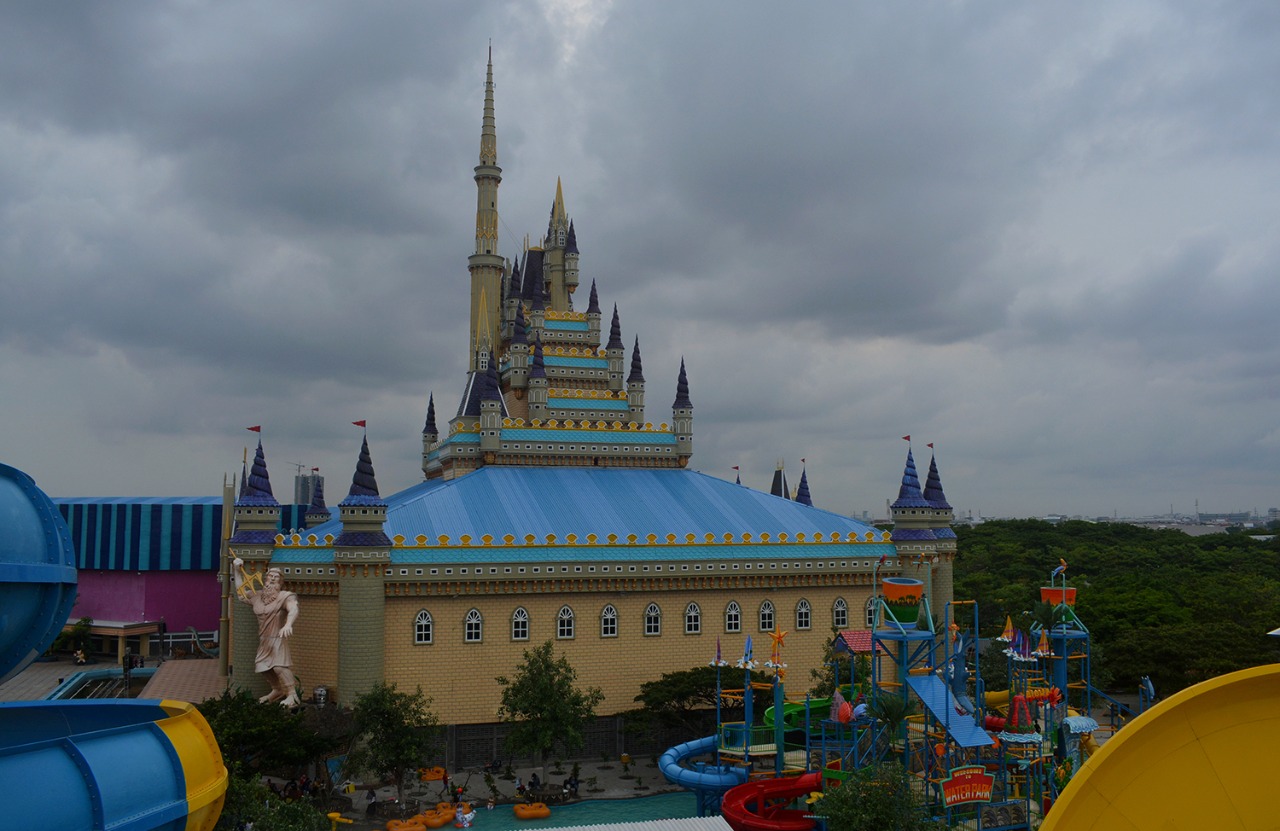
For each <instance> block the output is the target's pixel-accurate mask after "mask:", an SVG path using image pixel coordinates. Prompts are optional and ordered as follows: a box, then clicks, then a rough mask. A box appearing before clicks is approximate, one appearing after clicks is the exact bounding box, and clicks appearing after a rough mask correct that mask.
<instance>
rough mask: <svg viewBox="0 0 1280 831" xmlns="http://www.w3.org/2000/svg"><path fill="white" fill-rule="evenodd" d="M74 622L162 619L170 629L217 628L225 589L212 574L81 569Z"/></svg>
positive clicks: (207, 572) (206, 629)
mask: <svg viewBox="0 0 1280 831" xmlns="http://www.w3.org/2000/svg"><path fill="white" fill-rule="evenodd" d="M77 577H78V578H79V585H78V586H77V598H76V605H75V608H73V609H72V610H71V618H72V619H73V620H76V619H79V618H82V617H91V618H93V619H94V620H112V621H123V622H126V623H132V622H137V621H144V620H163V621H165V623H167V624H168V628H169V630H170V631H181V630H183V629H186V628H187V627H188V626H194V627H195V628H196V629H198V630H200V631H201V632H207V631H209V630H212V629H217V628H218V604H219V600H220V596H221V588H220V586H219V585H218V580H217V574H216V572H213V571H80V572H78V573H77Z"/></svg>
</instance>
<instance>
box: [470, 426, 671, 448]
mask: <svg viewBox="0 0 1280 831" xmlns="http://www.w3.org/2000/svg"><path fill="white" fill-rule="evenodd" d="M459 435H461V434H459ZM471 435H476V434H474V433H473V434H471ZM502 438H504V439H507V440H509V441H577V442H593V443H595V444H622V443H626V444H644V445H655V444H675V443H676V437H675V436H674V435H672V434H671V433H660V432H657V431H644V432H641V431H639V430H630V431H623V430H609V431H605V430H566V429H563V428H557V429H553V428H541V427H504V428H503V430H502ZM477 441H479V439H477Z"/></svg>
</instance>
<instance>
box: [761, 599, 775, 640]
mask: <svg viewBox="0 0 1280 831" xmlns="http://www.w3.org/2000/svg"><path fill="white" fill-rule="evenodd" d="M773 623H774V617H773V602H772V601H769V600H766V601H765V602H763V603H761V604H760V631H761V632H772V631H773Z"/></svg>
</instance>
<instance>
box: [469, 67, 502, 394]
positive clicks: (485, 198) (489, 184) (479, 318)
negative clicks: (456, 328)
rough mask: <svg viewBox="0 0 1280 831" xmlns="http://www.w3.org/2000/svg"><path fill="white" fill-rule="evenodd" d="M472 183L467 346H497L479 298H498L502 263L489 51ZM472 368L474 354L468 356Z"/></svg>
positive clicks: (492, 314) (493, 314)
mask: <svg viewBox="0 0 1280 831" xmlns="http://www.w3.org/2000/svg"><path fill="white" fill-rule="evenodd" d="M475 181H476V246H475V252H474V253H472V254H471V256H470V257H468V258H467V270H468V271H469V272H471V340H470V341H469V342H470V343H471V344H473V345H474V344H480V343H487V344H489V345H492V344H495V343H498V341H499V334H500V332H499V328H498V322H499V321H498V316H499V311H500V309H499V308H498V305H495V306H494V307H493V308H486V307H484V303H483V298H484V297H485V296H486V295H487V296H488V297H492V298H501V297H502V277H503V272H504V271H505V265H506V264H505V262H504V261H503V259H502V255H500V254H498V186H499V185H500V184H501V183H502V168H500V167H498V133H497V129H496V127H495V122H494V117H493V51H492V49H491V50H490V52H489V68H488V73H487V75H486V76H485V83H484V120H483V123H482V125H481V128H480V164H478V165H476V167H475ZM470 368H471V369H475V368H476V366H475V353H472V356H471V366H470Z"/></svg>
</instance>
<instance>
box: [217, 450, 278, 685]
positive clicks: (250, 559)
mask: <svg viewBox="0 0 1280 831" xmlns="http://www.w3.org/2000/svg"><path fill="white" fill-rule="evenodd" d="M235 522H236V530H235V533H234V534H232V535H231V539H230V540H229V541H228V547H229V548H230V550H231V556H232V557H239V558H240V559H242V560H244V570H245V571H246V572H247V573H249V574H253V573H259V574H263V576H264V577H265V572H266V570H267V567H268V566H269V565H270V562H271V552H272V551H273V550H274V548H275V543H276V535H277V534H278V533H279V529H280V503H279V502H277V501H276V498H275V495H274V494H272V492H271V477H270V475H269V474H268V473H267V458H266V454H264V453H263V451H262V439H258V449H257V451H256V452H255V453H254V455H253V467H252V468H251V469H250V471H249V477H248V478H247V479H245V480H243V486H242V487H241V491H240V495H239V496H238V497H237V498H236V504H235ZM231 644H232V647H231V665H232V666H233V667H235V668H236V669H238V670H239V671H238V672H236V674H235V678H236V681H237V683H238V684H239V685H240V686H242V687H245V688H247V689H248V690H249V691H250V692H252V693H253V694H254V696H260V695H263V694H264V693H266V692H267V683H266V681H263V680H262V678H261V677H260V676H259V675H258V674H257V673H256V672H255V671H254V656H255V655H256V654H257V651H258V621H257V619H256V618H255V617H254V616H253V612H252V611H250V610H249V609H248V607H247V606H239V605H238V606H237V607H236V609H235V611H234V612H233V613H232V616H231Z"/></svg>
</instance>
